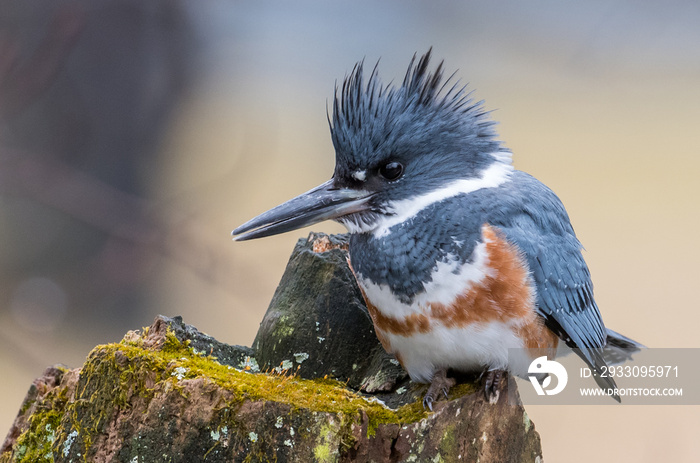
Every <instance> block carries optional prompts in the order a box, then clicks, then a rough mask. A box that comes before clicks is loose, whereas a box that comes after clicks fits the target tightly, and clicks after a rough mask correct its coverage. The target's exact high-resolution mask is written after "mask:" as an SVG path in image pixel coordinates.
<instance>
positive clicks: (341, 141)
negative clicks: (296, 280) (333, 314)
mask: <svg viewBox="0 0 700 463" xmlns="http://www.w3.org/2000/svg"><path fill="white" fill-rule="evenodd" d="M430 57H431V50H429V51H428V52H427V53H426V54H425V55H423V56H422V57H421V58H419V59H418V60H417V62H416V55H414V56H413V59H412V60H411V63H410V65H409V67H408V71H407V72H406V75H405V77H404V79H403V83H402V84H401V85H400V86H394V85H383V84H382V83H381V82H380V79H379V77H378V75H377V66H375V67H374V70H373V71H372V72H371V74H370V75H369V77H368V78H367V79H366V80H365V77H364V72H363V62H359V63H358V64H356V65H355V67H354V69H353V71H352V72H351V73H350V75H349V76H347V77H346V78H345V80H344V82H343V84H342V86H341V87H338V86H336V89H335V96H334V101H333V111H332V116H330V115H329V117H328V122H329V125H330V129H331V137H332V140H333V146H334V148H335V154H336V164H335V172H334V174H333V177H332V178H331V179H330V180H329V181H327V182H325V183H323V184H322V185H320V186H318V187H316V188H314V189H312V190H310V191H308V192H307V193H304V194H302V195H300V196H298V197H296V198H294V199H291V200H290V201H287V202H286V203H284V204H282V205H280V206H277V207H275V208H273V209H271V210H269V211H267V212H265V213H263V214H262V215H260V216H258V217H256V218H254V219H252V220H250V221H249V222H247V223H245V224H243V225H241V226H240V227H238V228H236V229H235V230H234V231H233V234H234V235H237V236H236V237H235V240H237V241H243V240H249V239H253V238H261V237H264V236H269V235H275V234H278V233H283V232H287V231H291V230H295V229H297V228H301V227H304V226H307V225H311V224H314V223H317V222H320V221H323V220H328V219H333V220H336V221H338V222H340V223H342V224H343V225H345V227H346V228H347V229H348V231H349V232H350V234H351V236H350V247H349V263H350V266H351V269H352V271H353V273H354V275H355V278H356V279H357V283H358V285H359V287H360V289H361V290H362V293H363V295H364V298H365V301H366V303H367V308H368V310H369V313H370V316H371V317H372V321H373V322H374V327H375V331H376V334H377V337H378V338H379V340H380V341H381V343H382V345H383V346H384V348H385V349H386V350H387V351H388V352H390V353H393V354H394V355H395V356H396V359H397V360H398V361H399V362H400V363H401V365H402V366H403V367H404V368H405V370H406V371H407V372H408V374H409V375H410V377H411V379H412V380H413V381H416V382H422V383H430V386H429V388H428V391H427V393H426V395H425V397H424V400H423V403H424V405H425V406H426V407H428V408H430V409H431V410H432V403H433V401H434V400H436V399H437V398H438V396H439V395H440V394H444V395H445V396H446V395H447V391H448V390H449V388H450V387H452V386H453V385H454V384H455V380H454V379H453V378H451V377H448V376H447V371H448V370H454V371H483V372H485V381H484V392H485V395H486V397H487V399H489V400H490V401H491V402H495V401H497V400H498V395H499V382H500V381H502V378H503V377H504V373H505V372H509V373H511V374H514V375H518V376H521V377H524V378H527V374H528V372H527V370H528V366H529V365H530V363H531V362H532V360H533V359H534V358H535V357H539V355H542V354H541V353H540V354H537V355H535V354H528V352H531V350H528V348H537V349H544V350H545V351H546V352H547V353H548V354H549V355H550V357H551V356H553V355H554V352H555V351H556V349H557V346H558V343H559V341H560V340H562V341H564V343H565V344H566V345H567V346H569V347H571V348H576V349H577V350H576V352H577V353H578V354H579V355H580V357H581V358H582V359H583V360H584V361H585V362H586V363H587V364H588V365H589V366H590V367H591V368H592V370H593V371H594V372H601V369H602V368H603V367H604V366H606V359H605V357H604V353H605V349H612V350H615V349H618V350H619V351H620V352H618V353H619V354H622V355H626V353H627V352H629V351H634V350H637V348H638V347H640V345H639V344H637V343H636V342H634V341H632V340H630V339H628V338H626V337H624V336H622V335H620V334H618V333H615V332H614V331H611V330H609V329H606V328H605V326H604V325H603V320H602V319H601V316H600V312H599V311H598V307H597V305H596V303H595V301H594V299H593V284H592V282H591V276H590V273H589V271H588V267H587V266H586V263H585V262H584V260H583V256H582V255H581V250H582V246H581V244H580V242H579V241H578V239H577V238H576V235H575V233H574V230H573V228H572V226H571V223H570V222H569V217H568V215H567V213H566V210H565V209H564V206H563V205H562V203H561V201H560V200H559V198H558V197H557V196H556V195H555V194H554V193H553V192H552V190H550V189H549V188H547V187H546V186H545V185H544V184H542V183H540V182H539V181H538V180H536V179H535V178H534V177H532V176H530V175H528V174H526V173H525V172H521V171H518V170H515V169H514V168H513V166H512V164H511V152H510V151H509V150H508V149H506V148H505V147H504V146H503V144H502V143H501V142H500V141H499V140H498V139H497V135H496V133H495V131H494V124H495V123H494V122H492V121H491V120H490V119H489V117H488V112H487V111H486V110H485V109H484V107H483V101H479V102H476V101H474V100H473V99H472V98H471V92H467V91H466V86H462V85H460V84H459V82H455V81H454V79H453V76H454V74H453V76H450V77H449V78H446V79H445V78H444V77H443V63H440V64H439V65H438V66H437V67H436V68H435V69H434V70H431V68H430ZM606 346H607V347H606ZM509 350H510V351H511V354H510V355H509ZM514 352H515V353H514ZM596 381H597V382H598V384H599V385H600V386H601V387H602V388H603V389H606V390H612V389H614V388H615V387H616V385H615V381H614V380H613V379H612V378H610V377H601V376H597V377H596ZM612 396H613V397H614V398H615V399H616V400H617V401H619V400H620V398H619V396H618V395H617V394H616V393H615V392H612Z"/></svg>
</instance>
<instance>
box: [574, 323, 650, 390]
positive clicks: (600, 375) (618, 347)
mask: <svg viewBox="0 0 700 463" xmlns="http://www.w3.org/2000/svg"><path fill="white" fill-rule="evenodd" d="M644 347H645V346H643V345H642V344H640V343H638V342H637V341H633V340H632V339H630V338H628V337H626V336H623V335H621V334H620V333H617V332H615V331H613V330H611V329H607V328H606V343H605V346H603V347H602V348H587V349H580V350H579V351H577V352H578V354H579V356H580V357H581V358H582V359H583V360H584V361H585V362H586V363H587V364H588V365H589V366H590V367H591V370H592V371H593V379H595V382H596V383H597V384H598V386H600V387H601V388H602V389H604V390H606V391H615V390H616V389H617V384H616V383H615V380H614V379H613V378H612V377H611V376H610V375H609V374H607V369H606V367H608V366H612V365H618V364H620V363H623V362H625V361H626V360H630V359H631V358H632V354H633V353H635V352H638V351H639V350H640V349H643V348H644ZM610 396H611V397H612V398H613V399H615V400H616V401H618V402H620V401H621V400H620V396H619V395H618V394H616V393H615V392H612V394H611V395H610Z"/></svg>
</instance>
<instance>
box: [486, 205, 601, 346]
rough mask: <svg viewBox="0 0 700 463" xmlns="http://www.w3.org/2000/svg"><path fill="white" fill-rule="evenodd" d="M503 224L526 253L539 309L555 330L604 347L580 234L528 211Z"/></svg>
mask: <svg viewBox="0 0 700 463" xmlns="http://www.w3.org/2000/svg"><path fill="white" fill-rule="evenodd" d="M499 228H500V230H501V231H502V232H503V234H504V235H505V237H506V239H508V241H509V242H511V243H512V244H514V245H515V246H517V247H518V248H519V249H520V250H521V251H522V252H523V253H524V255H525V258H526V260H527V263H528V266H529V267H530V272H531V275H532V279H533V281H534V284H535V288H536V290H537V310H538V311H539V313H540V315H542V316H543V317H544V319H545V323H546V324H547V325H548V326H549V327H550V329H552V331H554V332H555V333H557V335H559V337H560V338H562V339H563V340H564V341H565V342H566V344H567V345H568V346H569V347H572V348H601V347H603V346H604V345H605V339H606V335H605V327H604V325H603V320H602V318H601V316H600V311H599V310H598V306H597V305H596V303H595V300H594V299H593V283H592V282H591V275H590V273H589V271H588V266H587V265H586V262H585V261H584V260H583V256H582V254H581V244H580V243H579V241H578V239H576V236H575V235H573V234H568V233H559V232H558V231H555V230H548V229H546V228H543V227H542V226H541V225H538V224H537V222H536V221H534V220H533V219H532V218H531V217H530V216H529V215H527V214H523V215H522V216H518V217H513V218H512V223H510V224H503V225H501V226H499ZM572 233H573V230H572Z"/></svg>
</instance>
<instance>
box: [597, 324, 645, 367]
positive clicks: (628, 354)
mask: <svg viewBox="0 0 700 463" xmlns="http://www.w3.org/2000/svg"><path fill="white" fill-rule="evenodd" d="M605 330H606V331H607V342H606V343H605V347H603V358H604V359H605V363H606V364H608V365H619V364H621V363H623V362H626V361H627V360H631V359H632V354H634V353H635V352H639V351H640V349H645V348H646V346H644V345H643V344H640V343H638V342H637V341H634V340H632V339H630V338H628V337H627V336H623V335H621V334H620V333H618V332H616V331H613V330H611V329H610V328H606V329H605Z"/></svg>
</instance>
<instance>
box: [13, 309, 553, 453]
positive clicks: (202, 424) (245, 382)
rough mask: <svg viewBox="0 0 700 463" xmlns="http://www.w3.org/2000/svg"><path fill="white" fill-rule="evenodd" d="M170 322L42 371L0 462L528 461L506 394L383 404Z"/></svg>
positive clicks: (527, 446)
mask: <svg viewBox="0 0 700 463" xmlns="http://www.w3.org/2000/svg"><path fill="white" fill-rule="evenodd" d="M181 325H182V321H181V320H179V319H166V318H163V317H159V318H158V319H156V321H155V323H154V324H153V325H152V326H151V327H150V328H147V329H145V330H143V332H142V333H136V332H130V333H128V334H127V335H126V336H125V337H124V339H123V340H122V341H121V342H120V343H116V344H108V345H103V346H98V347H96V348H95V349H94V350H93V351H92V352H91V353H90V355H89V356H88V359H87V361H86V362H85V364H84V365H83V367H82V368H80V369H74V370H68V369H64V368H56V367H54V368H49V369H48V370H47V371H46V372H45V374H44V375H43V376H42V377H41V378H39V379H37V380H36V381H35V382H34V383H33V384H32V386H31V388H30V391H29V393H28V394H27V397H26V399H25V401H24V403H23V404H22V407H21V409H20V413H19V415H18V417H17V419H16V421H15V424H14V426H13V428H12V430H11V431H10V433H9V435H8V436H7V439H6V440H5V443H4V444H3V447H2V449H0V462H3V463H4V462H32V463H36V462H45V461H58V462H83V461H87V462H124V463H127V462H129V463H131V462H149V463H150V462H194V461H207V462H231V461H277V462H284V461H301V462H311V461H318V462H330V461H377V462H379V461H458V460H459V461H477V460H480V461H518V462H520V461H537V459H538V458H540V455H541V450H540V442H539V436H538V435H537V433H536V432H535V430H534V427H533V426H532V425H531V423H530V421H529V419H528V418H527V415H526V414H525V411H524V410H523V408H522V407H521V406H513V405H509V403H508V400H507V399H506V398H505V396H506V394H502V397H503V399H502V400H501V401H500V402H499V403H498V404H496V405H489V404H488V403H486V402H485V401H484V400H483V397H482V394H480V393H472V392H474V391H473V388H472V387H471V386H470V385H469V384H466V385H462V386H458V387H456V388H455V390H454V392H453V394H452V396H451V397H450V399H451V400H450V401H443V402H439V403H437V404H436V411H435V412H434V413H427V412H425V411H424V410H423V407H422V405H421V403H420V400H416V401H415V402H413V403H410V404H407V405H404V406H402V407H400V408H398V409H396V410H391V409H389V408H387V407H386V406H384V405H383V404H381V403H379V402H378V401H377V400H376V399H373V398H371V397H367V396H363V395H360V394H358V393H357V392H354V391H352V390H350V389H348V388H347V387H346V386H345V385H344V384H342V383H339V382H337V381H334V380H328V379H316V380H306V379H302V378H299V377H298V376H294V375H292V374H290V372H283V373H281V374H277V373H273V374H265V373H252V372H251V371H250V370H252V369H251V368H250V366H249V363H250V362H249V359H242V360H241V362H240V365H238V368H236V367H234V366H231V365H224V364H222V363H220V362H218V361H217V359H216V358H214V357H212V356H210V355H209V353H208V352H202V350H201V348H200V349H197V348H192V347H191V345H192V344H193V339H198V338H199V335H201V333H198V332H196V330H193V329H192V327H189V328H188V330H182V329H178V327H180V328H181ZM186 332H187V333H188V334H185V333H186ZM201 336H205V335H201ZM200 347H201V346H200ZM233 350H234V351H235V350H236V349H235V348H233ZM234 356H235V355H234ZM460 456H461V458H459V457H460Z"/></svg>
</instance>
